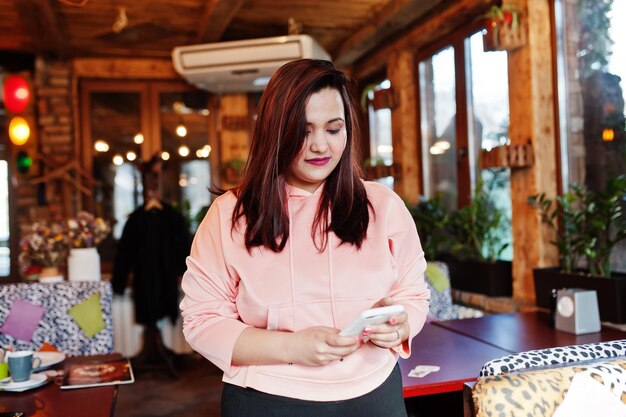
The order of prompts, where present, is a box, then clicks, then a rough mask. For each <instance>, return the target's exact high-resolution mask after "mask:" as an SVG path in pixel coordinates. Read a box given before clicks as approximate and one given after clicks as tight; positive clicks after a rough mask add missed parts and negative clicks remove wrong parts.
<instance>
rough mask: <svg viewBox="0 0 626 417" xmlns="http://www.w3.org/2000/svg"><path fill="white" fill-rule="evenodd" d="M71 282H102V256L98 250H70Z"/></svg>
mask: <svg viewBox="0 0 626 417" xmlns="http://www.w3.org/2000/svg"><path fill="white" fill-rule="evenodd" d="M67 279H68V280H69V281H100V255H99V254H98V250H97V249H96V248H74V249H70V255H69V256H68V257H67Z"/></svg>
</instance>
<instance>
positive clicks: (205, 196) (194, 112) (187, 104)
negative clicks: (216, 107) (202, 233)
mask: <svg viewBox="0 0 626 417" xmlns="http://www.w3.org/2000/svg"><path fill="white" fill-rule="evenodd" d="M152 96H153V103H154V102H156V104H157V106H158V109H157V111H156V112H155V114H156V116H157V119H158V121H157V125H158V129H159V132H158V135H157V136H158V137H159V138H160V144H159V145H160V146H158V149H157V150H156V155H157V157H160V158H161V160H162V175H161V176H162V184H161V187H162V190H161V194H162V195H161V197H162V199H163V200H164V201H166V202H167V203H169V204H171V205H173V206H174V207H176V208H177V209H179V211H180V212H181V213H182V214H183V216H184V217H185V219H186V220H187V223H188V225H189V227H190V231H191V232H194V231H195V229H196V228H197V226H198V224H199V222H200V221H201V219H202V218H203V217H204V213H206V210H207V208H208V206H209V204H210V202H211V193H210V191H209V190H210V188H211V163H210V160H211V155H214V154H215V153H214V146H211V143H210V137H211V135H210V130H211V120H213V119H212V118H211V116H212V115H211V112H210V110H209V95H208V94H207V93H206V92H203V91H199V90H194V89H191V88H186V87H185V86H183V85H181V84H178V83H172V84H167V83H162V84H153V85H152ZM213 136H215V135H213ZM213 145H215V144H213Z"/></svg>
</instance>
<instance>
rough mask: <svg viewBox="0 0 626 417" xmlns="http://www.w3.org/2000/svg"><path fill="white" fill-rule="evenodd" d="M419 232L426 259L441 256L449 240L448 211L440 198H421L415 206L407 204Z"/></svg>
mask: <svg viewBox="0 0 626 417" xmlns="http://www.w3.org/2000/svg"><path fill="white" fill-rule="evenodd" d="M407 208H408V209H409V212H410V213H411V216H412V217H413V221H414V222H415V227H416V228H417V233H418V234H419V237H420V241H421V243H422V248H423V249H424V254H425V256H426V259H428V260H435V259H437V258H439V256H440V254H441V251H442V250H443V248H444V247H445V245H446V244H447V242H448V241H449V237H448V230H447V227H448V213H447V212H446V210H445V208H444V207H443V206H442V204H441V202H440V201H439V199H438V198H433V199H430V200H428V199H425V198H421V199H420V202H419V203H418V204H416V205H414V206H410V205H408V204H407Z"/></svg>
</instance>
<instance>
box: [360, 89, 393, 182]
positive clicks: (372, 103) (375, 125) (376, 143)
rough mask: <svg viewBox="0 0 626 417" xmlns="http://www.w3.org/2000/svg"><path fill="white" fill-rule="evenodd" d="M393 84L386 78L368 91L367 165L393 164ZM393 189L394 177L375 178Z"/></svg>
mask: <svg viewBox="0 0 626 417" xmlns="http://www.w3.org/2000/svg"><path fill="white" fill-rule="evenodd" d="M390 87H391V84H390V83H389V80H384V81H382V82H381V83H379V84H377V85H376V86H375V87H374V88H373V89H370V90H368V91H367V103H368V105H367V111H368V119H369V128H370V129H369V130H370V158H369V159H368V160H366V161H365V165H366V166H367V165H368V164H369V165H372V166H374V165H386V166H389V165H391V164H393V146H392V144H391V109H390V106H389V103H388V98H389V95H388V94H386V93H388V92H390V91H391V90H389V88H390ZM374 180H375V181H377V182H380V183H382V184H384V185H386V186H387V187H389V188H392V189H393V177H392V176H386V177H382V178H376V179H374Z"/></svg>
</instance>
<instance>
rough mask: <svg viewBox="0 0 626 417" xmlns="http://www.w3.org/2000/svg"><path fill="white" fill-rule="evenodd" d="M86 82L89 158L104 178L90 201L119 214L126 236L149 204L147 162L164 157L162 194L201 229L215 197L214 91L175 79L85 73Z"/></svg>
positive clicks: (107, 213)
mask: <svg viewBox="0 0 626 417" xmlns="http://www.w3.org/2000/svg"><path fill="white" fill-rule="evenodd" d="M81 88H82V103H81V106H82V108H81V111H82V115H81V120H82V121H83V141H84V142H83V154H82V157H83V165H84V166H85V167H86V169H88V170H90V172H92V175H93V176H94V179H95V180H96V184H97V185H96V186H95V192H94V197H93V201H89V202H87V205H89V204H94V205H95V210H94V211H95V212H96V213H97V214H98V215H100V216H102V217H104V218H106V219H113V220H114V226H113V237H114V238H115V239H119V238H120V237H121V235H122V231H123V228H124V225H125V223H126V219H127V218H128V216H129V215H130V214H131V213H132V212H133V211H134V210H135V209H137V208H138V207H140V206H141V205H142V204H143V203H144V196H143V191H144V190H143V184H142V175H141V168H142V163H143V162H147V161H149V160H150V159H152V158H153V157H155V158H160V160H161V164H160V168H161V175H160V178H159V184H158V187H159V190H158V191H159V198H160V199H161V200H164V201H165V202H167V203H169V204H171V205H172V206H174V207H175V208H177V209H178V210H179V211H180V212H181V213H182V214H183V216H184V217H185V218H186V220H187V221H188V223H189V225H190V227H191V228H192V231H194V230H195V226H196V221H195V219H196V217H197V216H198V214H199V213H201V212H202V211H203V209H205V208H206V206H207V205H208V204H209V203H210V198H211V194H210V192H209V191H208V190H209V188H210V186H211V176H210V172H211V164H210V162H209V159H210V156H211V155H212V152H211V146H210V145H209V139H210V138H209V117H210V116H209V115H210V113H209V109H208V94H207V93H206V92H203V91H198V90H194V89H191V88H190V87H188V86H187V85H185V84H182V83H168V82H122V81H115V82H102V81H91V80H85V81H83V82H82V84H81ZM214 139H215V138H214ZM215 140H216V139H215ZM103 260H106V259H103Z"/></svg>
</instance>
